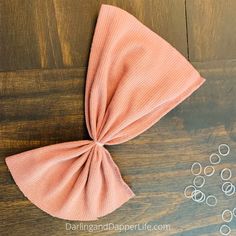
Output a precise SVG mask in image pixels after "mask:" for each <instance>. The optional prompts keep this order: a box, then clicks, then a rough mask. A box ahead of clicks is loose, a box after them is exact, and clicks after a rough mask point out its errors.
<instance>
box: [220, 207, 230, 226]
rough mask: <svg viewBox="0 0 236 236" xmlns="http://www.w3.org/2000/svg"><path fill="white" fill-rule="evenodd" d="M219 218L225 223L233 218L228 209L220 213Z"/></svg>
mask: <svg viewBox="0 0 236 236" xmlns="http://www.w3.org/2000/svg"><path fill="white" fill-rule="evenodd" d="M221 218H222V220H223V221H224V222H227V223H229V222H231V221H232V219H233V213H232V211H230V210H229V209H226V210H224V211H223V212H222V214H221Z"/></svg>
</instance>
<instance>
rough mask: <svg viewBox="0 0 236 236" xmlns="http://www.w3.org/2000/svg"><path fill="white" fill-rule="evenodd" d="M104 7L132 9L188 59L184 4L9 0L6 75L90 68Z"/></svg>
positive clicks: (0, 41) (0, 48) (1, 29)
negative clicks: (91, 47) (104, 5)
mask: <svg viewBox="0 0 236 236" xmlns="http://www.w3.org/2000/svg"><path fill="white" fill-rule="evenodd" d="M102 3H105V4H112V5H117V6H120V7H122V8H123V9H125V10H128V11H129V12H130V13H132V14H133V15H135V16H136V17H138V18H139V20H140V21H141V22H143V23H144V24H146V25H147V26H148V27H150V28H151V29H152V30H154V31H155V32H157V33H158V34H160V35H161V36H162V37H164V38H165V39H166V40H168V41H169V42H170V43H172V44H173V45H174V46H175V47H176V48H177V49H178V50H180V51H181V52H182V53H183V54H184V55H186V56H187V43H186V27H185V18H184V14H185V12H184V0H133V1H126V0H106V1H103V0H100V1H96V0H95V1H94V0H87V1H83V0H67V1H64V0H54V1H53V0H45V1H41V0H33V1H27V0H9V1H1V2H0V17H1V18H0V35H1V37H0V55H1V58H0V71H12V70H22V69H34V68H35V69H40V68H71V67H76V68H78V67H86V66H87V63H88V56H89V50H90V45H91V41H92V36H93V32H94V28H95V24H96V19H97V16H98V12H99V9H100V6H101V4H102ZM151 15H152V17H150V16H151ZM177 28H178V30H173V29H177Z"/></svg>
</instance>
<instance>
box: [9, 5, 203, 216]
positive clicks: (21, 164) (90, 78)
mask: <svg viewBox="0 0 236 236" xmlns="http://www.w3.org/2000/svg"><path fill="white" fill-rule="evenodd" d="M204 81H205V80H204V79H203V78H202V77H201V76H200V75H199V73H198V72H197V71H196V70H195V69H194V68H193V67H192V66H191V64H190V63H189V62H188V61H187V60H186V59H185V58H184V57H183V56H182V55H181V54H180V53H179V52H177V50H176V49H174V48H173V47H172V46H171V45H170V44H168V43H167V42H166V41H164V40H163V39H162V38H160V37H159V36H158V35H156V34H155V33H154V32H152V31H151V30H149V29H148V28H147V27H145V26H144V25H143V24H142V23H140V22H139V21H138V20H137V19H136V18H135V17H133V16H132V15H130V14H129V13H127V12H125V11H124V10H121V9H119V8H117V7H113V6H108V5H102V7H101V9H100V13H99V17H98V21H97V25H96V30H95V34H94V38H93V43H92V47H91V53H90V59H89V67H88V74H87V81H86V92H85V113H86V124H87V128H88V132H89V134H90V137H91V139H92V140H85V141H74V142H66V143H61V144H55V145H50V146H46V147H42V148H38V149H34V150H31V151H27V152H23V153H21V154H17V155H13V156H10V157H7V158H6V163H7V165H8V168H9V170H10V171H11V174H12V176H13V178H14V180H15V182H16V184H17V185H18V186H19V188H20V189H21V191H22V192H23V193H24V195H25V196H26V197H27V198H28V199H29V200H30V201H31V202H33V203H34V204H35V205H36V206H38V207H39V208H41V209H42V210H43V211H45V212H47V213H49V214H50V215H53V216H56V217H59V218H63V219H68V220H96V219H97V218H98V217H101V216H104V215H106V214H108V213H110V212H112V211H114V210H115V209H116V208H118V207H120V206H121V205H122V204H123V203H125V202H126V201H128V200H129V199H130V198H132V197H133V196H134V193H133V192H132V190H131V189H130V188H129V187H128V185H127V184H126V183H125V182H124V181H123V180H122V177H121V175H120V172H119V169H118V168H117V166H116V164H115V163H114V162H113V160H112V158H111V155H110V153H109V152H108V151H107V149H106V148H105V147H104V145H113V144H120V143H123V142H125V141H128V140H130V139H132V138H133V137H135V136H137V135H139V134H140V133H142V132H144V131H145V130H147V129H148V128H149V127H150V126H152V125H153V124H154V123H155V122H157V121H158V120H159V119H160V118H161V117H163V116H164V115H165V114H166V113H167V112H169V111H170V110H171V109H173V108H174V107H175V106H176V105H178V104H179V103H180V102H182V101H183V100H184V99H185V98H187V97H188V96H189V95H190V94H191V93H192V92H193V91H194V90H196V89H197V88H198V87H199V86H200V85H201V84H202V83H203V82H204Z"/></svg>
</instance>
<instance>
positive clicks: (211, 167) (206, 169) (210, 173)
mask: <svg viewBox="0 0 236 236" xmlns="http://www.w3.org/2000/svg"><path fill="white" fill-rule="evenodd" d="M208 170H211V171H210V172H208ZM214 173H215V168H214V167H213V166H206V167H205V168H204V175H206V176H212V175H213V174H214Z"/></svg>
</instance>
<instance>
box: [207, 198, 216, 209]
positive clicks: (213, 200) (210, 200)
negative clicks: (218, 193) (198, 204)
mask: <svg viewBox="0 0 236 236" xmlns="http://www.w3.org/2000/svg"><path fill="white" fill-rule="evenodd" d="M206 204H207V205H208V206H210V207H212V206H216V204H217V198H216V197H215V196H213V195H209V196H207V198H206Z"/></svg>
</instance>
